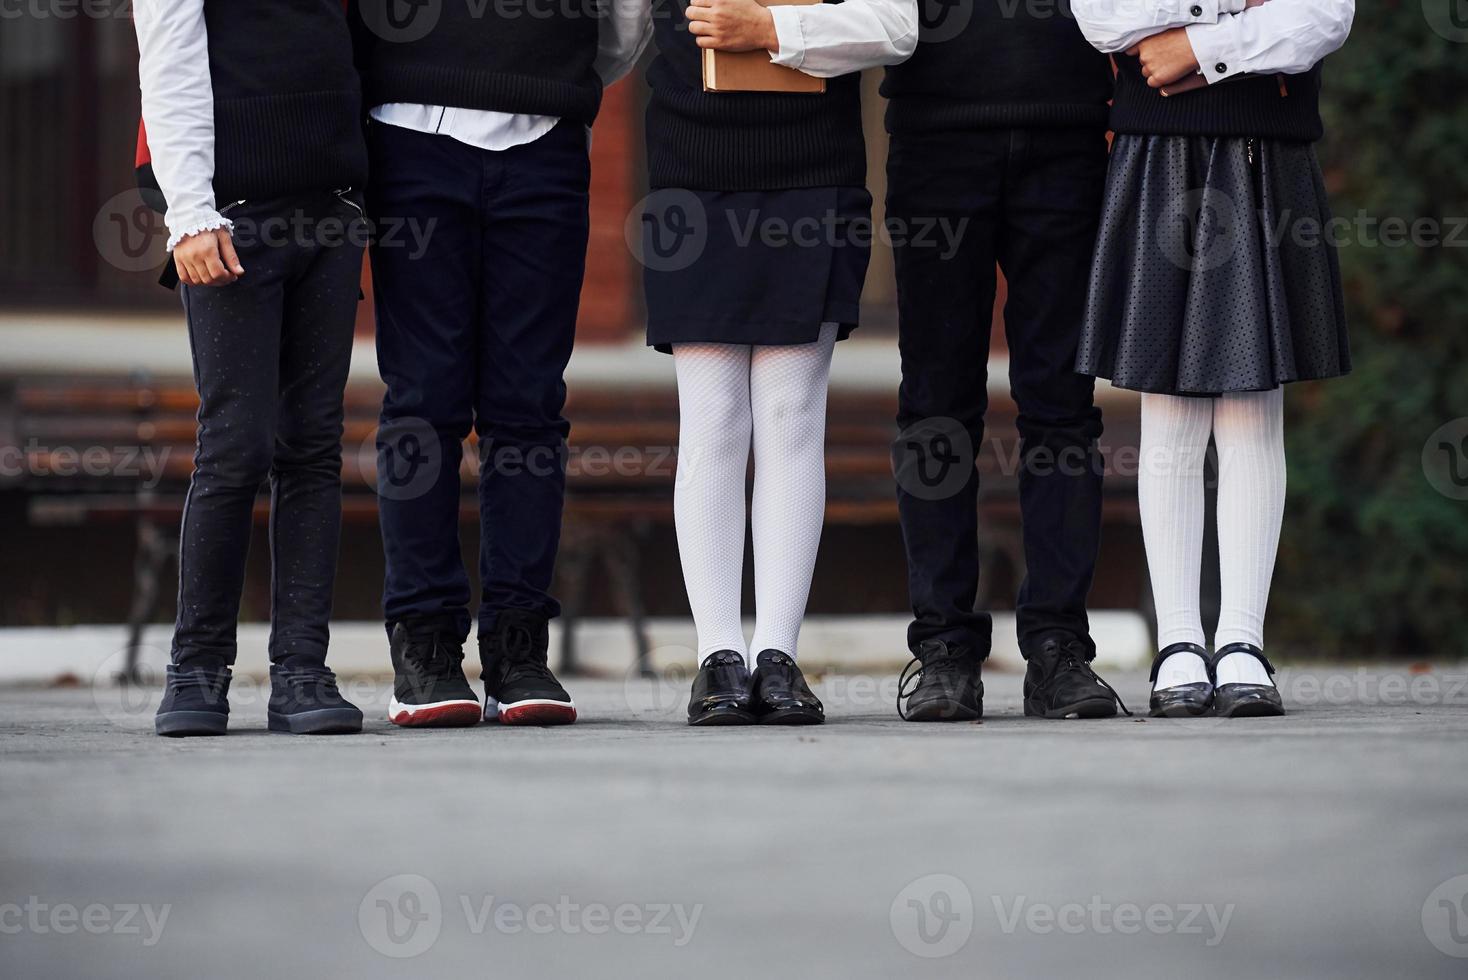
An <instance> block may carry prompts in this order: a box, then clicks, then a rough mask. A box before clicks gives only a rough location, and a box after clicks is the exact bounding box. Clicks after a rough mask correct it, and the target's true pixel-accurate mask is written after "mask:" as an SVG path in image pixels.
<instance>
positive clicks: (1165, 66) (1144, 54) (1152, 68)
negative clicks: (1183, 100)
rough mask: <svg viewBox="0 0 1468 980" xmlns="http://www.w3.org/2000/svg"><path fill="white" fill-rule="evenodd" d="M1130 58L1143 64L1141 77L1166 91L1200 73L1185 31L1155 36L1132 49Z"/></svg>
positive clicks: (1177, 30) (1173, 30) (1182, 29)
mask: <svg viewBox="0 0 1468 980" xmlns="http://www.w3.org/2000/svg"><path fill="white" fill-rule="evenodd" d="M1127 54H1130V55H1135V56H1136V57H1137V58H1138V59H1140V60H1141V62H1142V75H1143V76H1144V77H1145V78H1146V79H1147V84H1148V85H1150V86H1152V87H1153V88H1164V87H1166V86H1168V85H1171V84H1172V83H1174V82H1178V81H1181V80H1183V79H1184V78H1186V77H1188V76H1189V75H1192V74H1194V73H1195V72H1197V70H1198V56H1197V55H1196V54H1194V53H1193V42H1192V41H1189V40H1188V32H1187V29H1186V28H1183V27H1174V28H1172V30H1168V31H1163V32H1162V33H1161V34H1153V35H1152V36H1151V37H1149V38H1147V39H1146V40H1145V41H1143V42H1141V43H1140V44H1138V45H1136V46H1135V47H1133V48H1130V49H1129V50H1128V51H1127Z"/></svg>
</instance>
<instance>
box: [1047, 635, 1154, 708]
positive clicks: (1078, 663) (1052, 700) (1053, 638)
mask: <svg viewBox="0 0 1468 980" xmlns="http://www.w3.org/2000/svg"><path fill="white" fill-rule="evenodd" d="M1095 656H1096V654H1095V653H1094V652H1093V651H1092V649H1091V647H1090V644H1088V643H1086V642H1084V641H1083V640H1081V639H1080V638H1079V637H1077V636H1075V635H1073V634H1071V633H1061V632H1053V633H1049V634H1046V635H1045V637H1044V638H1043V639H1042V640H1040V642H1039V643H1038V644H1037V645H1036V646H1035V647H1034V648H1033V649H1032V650H1030V651H1028V652H1027V653H1026V654H1025V659H1026V660H1028V661H1029V668H1028V669H1027V670H1026V671H1025V685H1024V694H1025V715H1026V716H1027V717H1041V718H1111V717H1114V716H1115V715H1116V709H1117V708H1118V707H1120V708H1121V710H1122V711H1123V712H1125V713H1126V714H1128V715H1130V714H1131V712H1130V711H1127V707H1126V705H1125V704H1123V703H1122V700H1121V698H1120V697H1118V696H1117V694H1116V692H1115V691H1114V690H1112V688H1111V685H1110V684H1108V683H1106V682H1105V681H1103V680H1102V679H1101V678H1100V677H1097V676H1096V672H1095V671H1094V670H1092V669H1091V661H1092V660H1093V659H1094V658H1095Z"/></svg>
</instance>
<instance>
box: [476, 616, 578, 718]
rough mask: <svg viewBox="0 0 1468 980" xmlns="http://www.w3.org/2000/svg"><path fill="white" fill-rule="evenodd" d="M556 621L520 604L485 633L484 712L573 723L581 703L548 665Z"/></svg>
mask: <svg viewBox="0 0 1468 980" xmlns="http://www.w3.org/2000/svg"><path fill="white" fill-rule="evenodd" d="M549 647H550V624H549V623H547V621H546V618H545V617H544V616H538V615H536V614H535V613H530V612H525V611H524V610H520V609H505V610H501V611H500V612H499V613H498V614H497V615H496V616H495V624H494V631H493V632H492V633H489V634H488V635H486V634H484V633H480V634H479V660H480V662H481V663H482V664H483V665H484V717H485V719H486V720H488V721H495V720H499V721H500V722H502V723H503V724H506V725H569V724H571V723H572V722H573V721H575V720H576V702H574V701H572V700H571V695H569V694H567V693H566V689H565V688H564V687H562V686H561V682H560V681H558V680H556V675H555V674H552V673H551V671H550V667H549V666H547V650H548V649H549Z"/></svg>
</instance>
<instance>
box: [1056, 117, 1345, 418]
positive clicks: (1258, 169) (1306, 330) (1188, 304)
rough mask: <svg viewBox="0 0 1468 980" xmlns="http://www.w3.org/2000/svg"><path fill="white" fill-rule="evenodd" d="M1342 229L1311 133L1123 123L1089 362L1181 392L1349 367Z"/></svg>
mask: <svg viewBox="0 0 1468 980" xmlns="http://www.w3.org/2000/svg"><path fill="white" fill-rule="evenodd" d="M1337 234H1338V232H1337V231H1335V230H1334V229H1333V228H1332V226H1331V214H1330V206H1329V203H1328V202H1327V200H1326V195H1325V187H1324V183H1323V181H1322V179H1321V175H1320V165H1319V164H1318V163H1317V161H1316V159H1315V151H1314V149H1313V148H1312V147H1311V146H1310V144H1308V143H1286V142H1279V141H1265V140H1248V139H1235V138H1228V139H1222V138H1210V137H1189V136H1126V135H1120V136H1117V137H1116V143H1115V145H1114V147H1113V149H1112V156H1111V169H1110V172H1109V174H1108V176H1107V183H1106V199H1105V212H1104V214H1103V216H1102V224H1101V233H1100V237H1099V239H1098V241H1097V246H1096V257H1095V259H1094V262H1093V264H1092V268H1091V284H1090V293H1089V298H1088V302H1087V309H1086V322H1085V326H1084V332H1083V334H1082V338H1081V348H1080V353H1079V356H1078V358H1077V363H1076V368H1077V370H1079V371H1081V372H1082V373H1084V374H1090V375H1095V376H1097V377H1102V378H1109V379H1110V380H1111V382H1112V383H1113V384H1115V385H1117V386H1118V387H1122V388H1130V389H1134V390H1137V391H1148V392H1159V393H1164V394H1178V395H1216V394H1221V393H1223V392H1226V391H1265V390H1270V389H1273V388H1277V387H1279V386H1280V385H1282V384H1285V383H1287V382H1291V381H1304V380H1312V379H1319V378H1333V377H1337V376H1340V375H1343V374H1346V373H1348V372H1349V371H1350V366H1351V365H1350V350H1349V347H1348V344H1347V340H1346V321H1345V309H1344V302H1343V299H1342V294H1341V277H1340V267H1339V263H1338V261H1337V256H1336V246H1335V243H1334V240H1335V238H1336V236H1337Z"/></svg>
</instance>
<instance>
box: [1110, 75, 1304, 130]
mask: <svg viewBox="0 0 1468 980" xmlns="http://www.w3.org/2000/svg"><path fill="white" fill-rule="evenodd" d="M1116 64H1117V76H1116V101H1115V103H1114V104H1113V105H1112V108H1111V128H1112V129H1113V130H1115V131H1116V132H1118V133H1129V134H1134V135H1142V136H1253V137H1256V138H1258V139H1277V140H1295V141H1301V142H1313V141H1315V140H1318V139H1320V137H1321V136H1322V135H1323V134H1324V126H1323V125H1322V124H1321V121H1320V77H1321V70H1320V65H1316V66H1315V67H1314V68H1312V69H1310V71H1308V72H1305V73H1304V74H1302V75H1283V76H1280V75H1260V76H1248V77H1240V78H1230V79H1227V80H1226V81H1222V82H1219V83H1218V84H1217V85H1210V86H1208V87H1207V88H1202V89H1195V90H1194V91H1191V92H1186V93H1184V94H1182V95H1177V96H1171V97H1166V96H1163V95H1162V93H1161V92H1159V91H1157V90H1156V89H1154V88H1151V87H1150V86H1148V84H1147V80H1146V79H1145V78H1144V77H1143V76H1142V68H1141V64H1140V63H1139V62H1138V61H1137V59H1136V58H1129V57H1127V56H1126V55H1124V54H1119V55H1117V56H1116Z"/></svg>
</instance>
